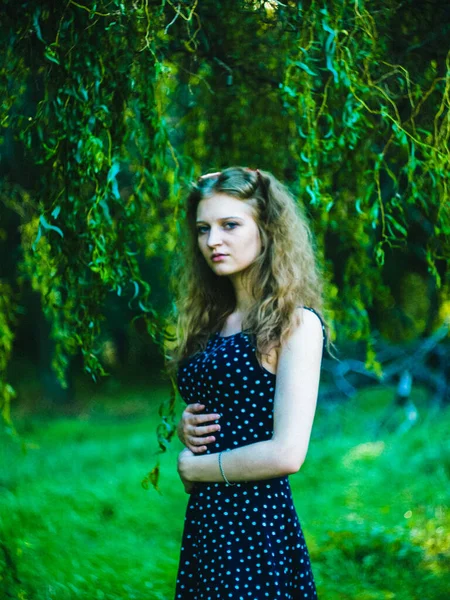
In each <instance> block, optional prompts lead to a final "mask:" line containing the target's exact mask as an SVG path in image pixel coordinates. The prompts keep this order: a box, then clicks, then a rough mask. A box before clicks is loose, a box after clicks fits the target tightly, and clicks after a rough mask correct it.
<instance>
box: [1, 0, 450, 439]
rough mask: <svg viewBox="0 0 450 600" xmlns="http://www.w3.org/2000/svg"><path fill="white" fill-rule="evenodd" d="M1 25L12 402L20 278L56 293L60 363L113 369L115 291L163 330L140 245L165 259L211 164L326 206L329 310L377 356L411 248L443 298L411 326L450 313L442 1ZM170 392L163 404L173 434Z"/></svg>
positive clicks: (200, 10)
mask: <svg viewBox="0 0 450 600" xmlns="http://www.w3.org/2000/svg"><path fill="white" fill-rule="evenodd" d="M1 28H2V37H1V40H2V41H1V44H2V53H1V56H2V64H1V68H0V82H1V83H0V85H1V88H2V114H1V121H0V122H1V124H2V127H3V132H4V133H3V136H4V137H3V146H4V148H6V149H7V150H8V152H7V153H6V155H7V156H9V157H10V159H11V160H10V162H9V163H8V162H5V161H4V163H3V165H2V166H3V172H4V173H5V174H6V175H7V177H6V178H5V179H4V180H3V183H2V184H1V188H0V200H1V204H2V205H3V207H4V210H12V211H14V212H15V213H17V215H19V218H20V232H21V246H20V255H19V260H18V262H17V266H16V272H15V273H13V274H9V276H8V281H6V277H5V278H4V281H2V282H1V286H2V287H1V290H2V292H3V294H2V304H1V306H0V308H1V312H0V325H1V328H0V346H1V347H2V349H4V358H3V357H2V360H1V361H0V369H1V372H2V374H3V375H4V377H3V383H2V384H1V385H2V387H1V389H0V397H1V398H2V402H3V415H4V417H5V418H6V419H7V420H8V414H9V413H8V410H9V409H8V405H9V400H10V398H11V397H12V393H13V390H12V389H11V387H10V386H8V385H7V383H6V369H7V362H8V360H7V359H8V356H9V354H10V352H11V348H12V339H13V336H14V333H13V331H14V321H15V318H16V317H15V310H14V306H15V302H17V298H19V297H20V288H21V286H24V285H31V286H32V288H33V289H34V290H36V291H37V292H38V293H39V294H40V295H41V298H42V306H43V310H44V311H45V314H46V316H47V318H48V320H49V322H50V323H51V327H52V337H53V338H54V339H55V342H56V351H55V354H54V359H53V365H54V368H55V370H56V372H57V373H58V375H59V377H60V378H61V379H62V380H63V379H64V372H65V369H66V367H67V364H68V362H69V361H70V359H71V357H72V356H74V355H75V354H76V353H79V352H81V353H82V355H83V359H84V366H85V369H86V371H87V372H88V373H90V374H91V375H92V376H93V377H97V376H98V375H102V374H103V367H102V365H101V362H100V361H99V359H98V348H97V343H98V335H99V331H100V327H101V322H102V318H103V316H102V307H103V305H104V302H105V298H106V297H107V295H108V294H111V293H113V294H117V295H118V296H125V297H127V298H128V299H129V302H130V305H131V306H133V307H135V308H136V310H137V311H138V313H139V315H140V318H142V319H143V320H144V321H145V323H146V327H147V330H148V332H149V334H150V335H151V336H152V337H153V339H154V340H155V341H156V342H157V343H159V344H161V345H163V338H164V335H163V333H164V326H165V323H166V318H167V314H168V311H166V312H164V311H163V312H161V311H158V310H156V309H155V306H154V303H153V300H152V293H151V285H152V282H151V281H148V280H146V279H145V278H144V277H143V276H142V268H141V265H142V260H143V259H145V258H148V257H150V256H155V255H157V256H161V257H163V258H164V260H165V261H166V263H165V264H166V268H167V271H168V272H170V265H171V260H172V259H171V254H172V253H173V252H174V251H175V250H178V249H179V247H180V244H181V243H182V242H181V241H180V240H181V239H182V238H180V237H177V236H178V235H179V234H180V233H181V234H182V231H180V230H179V229H180V228H179V223H180V219H182V217H183V209H182V203H181V199H182V193H181V192H182V189H183V185H184V184H185V183H186V182H188V181H189V180H191V179H192V178H193V176H194V174H195V175H196V176H198V175H199V174H200V173H201V172H203V171H205V170H207V169H210V168H213V169H216V168H222V167H224V166H229V165H231V164H244V165H248V166H251V167H260V168H265V169H268V170H270V171H272V172H274V174H275V175H277V176H278V177H279V178H280V179H282V180H283V181H286V182H287V183H288V184H289V185H290V186H291V189H292V190H293V191H294V192H295V193H296V195H297V196H298V198H299V200H300V201H301V202H303V203H304V204H305V206H306V207H307V209H308V211H309V214H310V216H311V219H312V222H313V225H314V230H315V234H316V238H317V248H318V252H319V256H320V260H321V262H322V265H323V267H324V273H325V276H326V280H327V301H328V316H329V318H330V319H331V321H332V322H333V323H334V327H335V329H336V330H338V329H339V330H340V331H342V332H344V333H345V335H346V336H347V337H349V338H350V339H355V340H357V339H360V340H364V341H365V342H366V343H367V364H368V366H371V367H374V366H375V365H376V361H375V355H374V352H373V350H372V337H371V336H372V333H371V332H372V329H373V327H374V325H377V326H378V327H379V328H381V329H383V324H384V323H390V326H389V327H388V328H385V330H384V333H386V334H387V335H395V331H396V330H397V329H398V328H397V327H396V318H397V317H398V312H396V311H397V304H398V289H397V281H398V279H399V277H402V276H403V275H404V273H399V267H398V265H400V268H402V267H404V268H405V269H407V270H410V271H412V272H413V273H417V274H418V275H419V276H420V281H422V282H423V286H424V287H425V288H426V289H428V290H431V291H430V292H429V295H430V296H431V297H432V305H433V307H434V308H436V310H434V311H431V314H432V317H431V318H429V319H427V320H426V322H425V324H424V325H423V327H422V328H419V329H417V330H414V331H415V334H420V333H423V332H424V331H427V330H430V329H432V328H433V327H435V326H436V324H437V323H438V321H439V320H442V319H443V318H445V315H446V313H447V312H448V303H449V302H450V299H449V282H448V258H449V242H448V240H449V233H450V222H449V189H448V181H449V178H448V176H449V135H450V122H449V118H450V117H449V114H450V113H449V105H450V97H449V93H450V54H449V44H448V32H449V29H450V15H449V11H448V8H447V7H446V6H445V5H442V4H441V3H438V2H429V3H425V4H421V5H420V6H418V5H416V4H414V3H413V2H412V0H407V1H406V2H398V1H394V0H389V1H387V2H381V1H376V2H371V3H365V2H361V1H359V0H356V2H352V3H350V2H341V1H337V0H333V1H331V2H325V1H323V0H317V1H315V0H312V1H310V2H292V1H286V2H283V3H281V2H278V1H276V0H268V1H265V2H261V1H257V0H241V1H240V2H232V1H231V0H226V1H225V2H220V3H219V2H217V1H212V0H205V1H204V2H201V3H200V2H198V1H197V0H186V1H182V2H178V3H174V2H171V1H170V0H161V1H159V0H158V1H156V0H155V1H152V0H142V1H139V0H136V1H135V2H121V1H119V0H111V1H108V2H84V3H83V2H75V1H74V0H68V1H67V2H65V3H61V4H59V3H53V2H50V1H49V0H47V1H37V0H29V1H22V2H18V3H17V2H12V0H7V1H6V2H4V18H3V20H2V25H1ZM8 153H9V154H8ZM19 162H20V163H21V164H22V167H21V168H18V167H17V164H18V163H19ZM1 241H2V243H3V244H8V234H7V232H4V234H2V237H1ZM405 257H406V258H405ZM442 307H444V309H442ZM445 307H447V308H445ZM169 308H170V307H169ZM438 309H440V312H439V310H438ZM408 323H409V325H408ZM392 324H394V325H392ZM408 327H409V329H410V330H412V329H411V328H412V322H411V321H409V322H408V320H406V327H405V328H404V329H405V330H407V329H408ZM173 400H174V396H173V395H172V399H171V401H170V403H169V407H168V413H167V415H166V412H167V411H166V409H163V410H162V413H163V417H164V419H165V420H163V426H162V429H161V431H160V432H159V438H160V445H161V448H164V447H165V445H166V443H167V440H168V439H170V436H171V435H172V433H173V428H172V426H171V424H170V415H173Z"/></svg>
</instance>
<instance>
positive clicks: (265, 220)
mask: <svg viewBox="0 0 450 600" xmlns="http://www.w3.org/2000/svg"><path fill="white" fill-rule="evenodd" d="M215 194H226V195H228V196H231V197H233V198H237V199H239V200H242V201H243V202H246V203H248V204H250V205H251V206H252V207H253V209H254V210H253V216H254V219H255V222H256V224H257V226H258V229H259V233H260V236H261V242H262V251H261V254H260V255H259V256H258V257H257V258H256V260H255V261H254V262H253V263H252V264H251V265H250V266H249V267H248V268H247V269H246V270H245V272H244V274H243V275H244V278H245V281H244V285H247V286H249V287H248V289H249V290H250V292H251V293H252V294H253V298H254V299H255V301H254V304H253V306H252V308H251V309H250V311H249V312H248V314H247V315H246V317H245V319H244V321H243V323H242V329H243V330H245V331H246V332H248V333H249V334H250V335H251V336H252V339H253V341H254V345H255V348H256V352H257V355H258V358H259V360H261V356H262V355H263V354H267V352H268V350H269V349H270V348H271V347H272V346H274V345H275V346H276V347H280V346H281V344H282V343H283V342H284V340H286V338H288V337H289V335H290V333H291V332H292V330H293V329H294V327H297V326H298V324H299V323H300V322H301V316H300V315H299V311H297V312H295V309H296V308H298V307H299V306H308V307H310V308H313V309H314V310H315V311H317V312H318V313H319V314H320V316H321V317H322V319H323V315H322V307H323V300H322V278H321V276H320V272H319V269H318V267H317V264H316V258H315V252H314V242H313V238H312V234H311V230H310V228H309V225H308V222H307V218H306V216H305V213H304V210H303V209H302V208H301V207H300V206H299V205H298V204H297V203H296V201H295V200H294V198H293V197H292V195H291V194H290V193H289V191H288V190H287V188H286V187H285V186H284V185H282V184H281V183H280V182H279V181H278V180H277V179H276V178H275V177H274V176H273V175H272V174H271V173H268V172H267V171H259V170H257V171H253V170H251V169H247V168H244V167H230V168H228V169H225V170H224V171H222V172H220V173H216V174H214V175H212V176H204V177H202V178H200V179H199V180H198V182H197V183H196V184H194V185H193V186H192V189H191V191H190V193H189V195H188V197H187V202H186V226H185V228H184V230H185V231H186V232H187V234H188V235H187V239H186V240H180V242H181V250H182V251H181V253H180V254H179V258H178V265H176V272H175V277H174V283H175V288H174V292H175V306H176V314H175V317H176V321H177V328H176V347H175V348H173V349H172V351H171V352H170V353H169V356H168V357H167V358H168V362H167V367H168V370H169V372H174V371H176V370H177V369H178V367H179V364H180V363H181V362H182V361H183V360H184V359H186V358H188V357H189V356H192V355H193V354H195V353H196V352H200V351H202V350H204V349H205V347H206V343H207V341H208V339H209V337H210V336H211V334H213V333H216V332H220V331H221V329H222V327H223V325H224V323H225V320H226V318H227V317H228V316H229V315H230V314H231V313H232V312H233V310H234V309H235V303H236V298H235V294H234V288H233V286H232V284H231V281H230V280H229V279H228V278H227V277H226V276H219V275H216V274H215V273H214V272H213V271H212V270H211V268H210V267H209V265H208V264H207V262H206V260H205V258H204V257H203V255H202V253H201V251H200V248H199V246H198V241H197V228H196V215H197V207H198V204H199V203H200V201H201V200H203V199H205V198H210V197H211V196H214V195H215ZM183 241H184V243H183ZM324 323H325V321H324ZM325 328H326V331H327V340H329V332H328V327H327V325H326V324H325Z"/></svg>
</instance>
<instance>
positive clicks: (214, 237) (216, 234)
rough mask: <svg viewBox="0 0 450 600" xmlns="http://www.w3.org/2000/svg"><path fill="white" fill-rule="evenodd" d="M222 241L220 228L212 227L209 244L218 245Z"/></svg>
mask: <svg viewBox="0 0 450 600" xmlns="http://www.w3.org/2000/svg"><path fill="white" fill-rule="evenodd" d="M221 243H222V236H221V234H220V231H219V230H218V229H215V228H214V227H211V229H210V230H209V235H208V246H211V247H213V246H217V245H218V244H221Z"/></svg>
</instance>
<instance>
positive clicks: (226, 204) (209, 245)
mask: <svg viewBox="0 0 450 600" xmlns="http://www.w3.org/2000/svg"><path fill="white" fill-rule="evenodd" d="M253 214H254V213H253V208H252V207H251V206H250V205H249V204H247V203H246V202H243V201H242V200H238V199H237V198H233V197H231V196H227V195H226V194H215V195H214V196H211V197H209V198H205V199H204V200H201V201H200V202H199V204H198V207H197V236H198V237H197V239H198V245H199V248H200V250H201V252H202V254H203V256H204V257H205V260H206V262H207V263H208V265H209V266H210V268H211V269H212V270H213V271H214V272H215V273H216V274H217V275H234V274H235V273H239V272H241V271H244V269H246V268H247V267H248V266H250V265H251V264H252V263H253V261H254V260H255V259H256V258H257V257H258V256H259V255H260V254H261V249H262V246H261V237H260V234H259V230H258V226H257V224H256V221H255V219H254V217H253ZM215 256H217V258H214V257H215Z"/></svg>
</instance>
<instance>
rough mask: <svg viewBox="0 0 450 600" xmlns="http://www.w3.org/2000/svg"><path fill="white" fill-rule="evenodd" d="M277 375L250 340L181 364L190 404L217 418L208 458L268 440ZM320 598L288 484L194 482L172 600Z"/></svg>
mask: <svg viewBox="0 0 450 600" xmlns="http://www.w3.org/2000/svg"><path fill="white" fill-rule="evenodd" d="M275 381H276V375H274V374H273V373H270V372H269V371H267V370H266V369H265V368H264V367H262V366H261V365H260V364H259V362H258V360H257V357H256V352H255V348H254V346H253V345H252V343H251V341H250V336H249V334H246V333H245V332H239V333H236V334H234V335H231V336H227V337H221V336H219V334H215V335H213V336H212V337H211V338H210V340H209V341H208V344H207V346H206V349H205V351H204V352H201V353H198V354H196V355H194V356H193V357H191V358H190V359H188V360H187V361H186V362H185V363H183V364H182V366H181V367H180V370H179V372H178V387H179V390H180V394H181V395H182V397H183V399H184V401H185V402H186V403H187V404H191V403H195V402H200V403H202V404H204V405H205V410H204V412H205V413H219V414H221V415H222V418H221V419H220V424H221V431H220V432H217V433H215V434H214V435H215V438H216V441H215V442H214V443H212V444H208V445H207V450H206V453H207V454H211V453H217V452H220V451H222V450H227V449H233V448H237V447H240V446H245V445H247V444H252V443H254V442H260V441H263V440H268V439H270V438H271V437H272V434H273V402H274V393H275ZM276 598H282V599H283V600H300V599H302V600H303V599H305V598H308V599H311V598H317V595H316V590H315V586H314V579H313V574H312V571H311V565H310V561H309V556H308V550H307V548H306V544H305V540H304V537H303V533H302V530H301V527H300V523H299V520H298V517H297V514H296V511H295V507H294V503H293V500H292V494H291V488H290V485H289V480H288V477H287V476H286V477H276V478H273V479H267V480H263V481H249V482H239V483H236V485H234V486H227V485H226V484H225V483H196V484H195V488H194V491H193V493H192V494H191V495H190V496H189V502H188V506H187V510H186V519H185V524H184V532H183V539H182V545H181V553H180V563H179V568H178V575H177V582H176V591H175V600H225V599H226V600H229V599H232V600H244V599H253V600H263V599H270V600H274V599H276Z"/></svg>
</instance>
